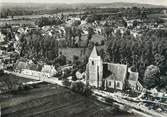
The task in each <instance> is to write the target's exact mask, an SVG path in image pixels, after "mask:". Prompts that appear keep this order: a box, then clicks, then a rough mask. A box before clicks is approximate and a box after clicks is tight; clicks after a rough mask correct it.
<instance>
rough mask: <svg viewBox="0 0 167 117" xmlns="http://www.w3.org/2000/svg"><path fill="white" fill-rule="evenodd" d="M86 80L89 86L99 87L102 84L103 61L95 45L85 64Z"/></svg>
mask: <svg viewBox="0 0 167 117" xmlns="http://www.w3.org/2000/svg"><path fill="white" fill-rule="evenodd" d="M87 74H88V75H87V76H88V78H87V82H88V84H89V86H92V87H95V88H99V87H101V86H102V76H103V62H102V59H101V57H100V56H98V54H97V50H96V46H94V48H93V50H92V52H91V54H90V57H89V62H88V65H87Z"/></svg>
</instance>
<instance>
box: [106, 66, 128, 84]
mask: <svg viewBox="0 0 167 117" xmlns="http://www.w3.org/2000/svg"><path fill="white" fill-rule="evenodd" d="M104 64H107V69H108V71H109V72H110V76H111V77H106V78H107V79H108V80H109V78H110V79H111V80H117V81H124V80H125V78H126V74H127V65H123V64H115V63H104Z"/></svg>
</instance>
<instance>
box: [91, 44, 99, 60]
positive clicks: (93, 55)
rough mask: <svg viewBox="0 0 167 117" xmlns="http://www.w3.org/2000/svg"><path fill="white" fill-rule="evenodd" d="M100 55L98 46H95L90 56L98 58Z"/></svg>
mask: <svg viewBox="0 0 167 117" xmlns="http://www.w3.org/2000/svg"><path fill="white" fill-rule="evenodd" d="M97 56H98V54H97V49H96V46H94V47H93V50H92V52H91V54H90V58H96V57H97Z"/></svg>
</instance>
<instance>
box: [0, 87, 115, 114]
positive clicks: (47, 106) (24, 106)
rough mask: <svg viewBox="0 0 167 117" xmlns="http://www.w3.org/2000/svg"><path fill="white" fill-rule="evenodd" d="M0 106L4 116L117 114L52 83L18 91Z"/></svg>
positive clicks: (111, 108)
mask: <svg viewBox="0 0 167 117" xmlns="http://www.w3.org/2000/svg"><path fill="white" fill-rule="evenodd" d="M6 95H7V94H6ZM0 103H1V108H2V116H3V117H32V116H33V117H46V116H49V117H102V116H105V117H109V116H111V115H112V114H114V112H115V111H116V110H115V107H112V106H107V105H104V104H102V103H100V102H96V101H94V100H92V99H90V98H87V97H84V96H81V95H79V94H75V93H74V92H72V91H70V90H68V89H65V88H63V87H59V86H56V85H51V84H45V85H41V86H40V88H36V89H31V90H28V91H26V92H20V94H15V95H13V96H11V97H8V98H6V100H3V101H2V100H1V101H0Z"/></svg>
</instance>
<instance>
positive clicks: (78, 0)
mask: <svg viewBox="0 0 167 117" xmlns="http://www.w3.org/2000/svg"><path fill="white" fill-rule="evenodd" d="M6 3H9V4H10V3H16V4H17V3H18V4H19V3H20V4H24V3H30V4H105V3H137V4H151V5H162V6H167V1H166V0H140V1H138V0H112V1H110V0H98V1H96V0H70V1H68V0H47V1H45V0H5V1H2V0H0V4H6Z"/></svg>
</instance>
